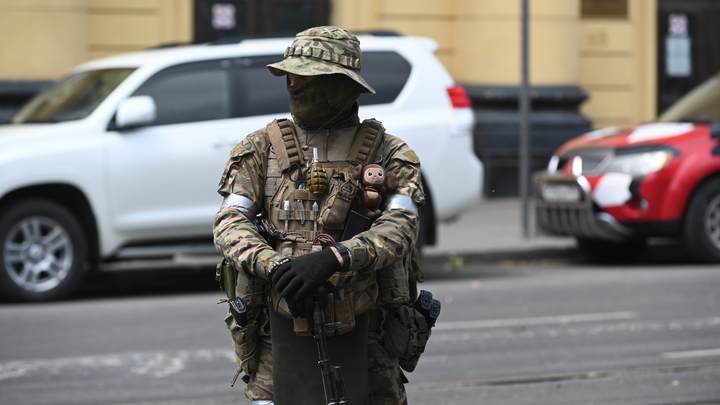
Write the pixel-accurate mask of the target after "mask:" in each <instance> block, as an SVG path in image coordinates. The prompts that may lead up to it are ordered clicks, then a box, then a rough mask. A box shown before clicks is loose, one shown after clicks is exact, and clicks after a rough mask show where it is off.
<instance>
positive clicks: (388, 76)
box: [235, 51, 412, 117]
mask: <svg viewBox="0 0 720 405" xmlns="http://www.w3.org/2000/svg"><path fill="white" fill-rule="evenodd" d="M282 59H283V57H282V55H271V56H256V57H249V58H239V59H236V60H235V66H237V67H238V69H237V70H236V75H237V78H236V81H237V83H236V86H237V87H235V97H236V98H237V100H236V102H237V113H236V114H237V116H239V117H249V116H254V115H266V114H279V113H285V112H287V111H289V107H288V95H287V90H286V89H285V83H286V82H285V78H284V77H282V78H279V77H275V76H273V75H271V74H268V70H267V67H266V65H268V64H270V63H274V62H277V61H279V60H282ZM362 64H363V66H362V76H363V77H364V78H365V80H367V81H368V83H370V85H371V86H373V88H374V89H375V91H376V92H377V94H370V95H362V96H360V99H359V100H358V103H359V104H360V105H373V104H386V103H392V102H393V101H395V99H396V98H397V96H398V95H399V94H400V92H401V91H402V89H403V88H404V87H405V83H407V80H408V78H409V77H410V71H411V70H412V68H411V66H410V63H409V62H408V61H407V60H406V59H405V58H403V57H402V56H400V54H398V53H396V52H392V51H387V52H385V51H383V52H380V51H378V52H375V51H373V52H363V60H362Z"/></svg>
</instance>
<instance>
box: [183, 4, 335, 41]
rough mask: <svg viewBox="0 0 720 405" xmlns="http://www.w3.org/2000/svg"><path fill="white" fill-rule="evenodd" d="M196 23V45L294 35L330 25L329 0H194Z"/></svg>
mask: <svg viewBox="0 0 720 405" xmlns="http://www.w3.org/2000/svg"><path fill="white" fill-rule="evenodd" d="M194 20H195V23H194V29H195V34H194V41H195V42H196V43H200V42H213V41H215V42H232V41H237V40H240V39H241V38H242V37H249V36H252V37H254V36H279V35H285V36H294V35H295V34H297V33H298V32H300V31H303V30H305V29H307V28H310V27H315V26H320V25H328V24H329V21H330V0H195V17H194Z"/></svg>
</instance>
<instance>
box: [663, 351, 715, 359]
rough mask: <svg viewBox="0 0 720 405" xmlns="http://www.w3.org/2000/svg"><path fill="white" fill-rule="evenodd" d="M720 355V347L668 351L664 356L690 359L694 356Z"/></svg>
mask: <svg viewBox="0 0 720 405" xmlns="http://www.w3.org/2000/svg"><path fill="white" fill-rule="evenodd" d="M711 356H720V349H706V350H689V351H686V352H667V353H663V354H662V357H665V358H666V359H688V358H692V357H711Z"/></svg>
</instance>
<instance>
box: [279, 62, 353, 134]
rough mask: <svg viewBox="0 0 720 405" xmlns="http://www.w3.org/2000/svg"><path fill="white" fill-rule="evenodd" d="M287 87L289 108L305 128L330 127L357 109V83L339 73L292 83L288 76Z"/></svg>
mask: <svg viewBox="0 0 720 405" xmlns="http://www.w3.org/2000/svg"><path fill="white" fill-rule="evenodd" d="M287 90H288V94H289V95H290V112H291V113H292V115H293V117H294V118H295V121H296V122H298V124H300V125H301V126H303V127H305V128H307V129H318V128H322V127H325V128H332V127H333V126H334V125H336V124H338V123H340V122H344V121H346V120H347V119H348V118H350V116H352V115H353V114H356V113H357V109H356V108H354V107H355V100H357V99H358V97H360V86H359V85H358V84H357V83H356V82H355V81H354V80H352V79H351V78H349V77H347V76H345V75H343V74H330V75H320V76H317V77H316V78H315V79H313V80H311V81H309V82H305V83H302V84H299V85H296V86H290V82H289V80H288V86H287Z"/></svg>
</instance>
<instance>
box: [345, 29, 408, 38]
mask: <svg viewBox="0 0 720 405" xmlns="http://www.w3.org/2000/svg"><path fill="white" fill-rule="evenodd" d="M353 33H354V34H355V35H370V36H373V37H402V36H404V35H403V34H401V33H399V32H397V31H394V30H358V31H353Z"/></svg>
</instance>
